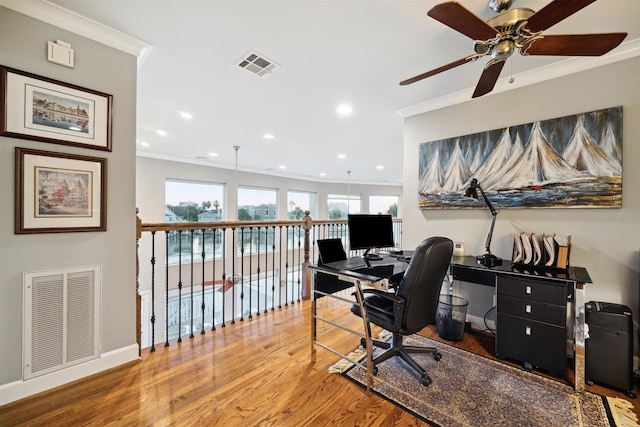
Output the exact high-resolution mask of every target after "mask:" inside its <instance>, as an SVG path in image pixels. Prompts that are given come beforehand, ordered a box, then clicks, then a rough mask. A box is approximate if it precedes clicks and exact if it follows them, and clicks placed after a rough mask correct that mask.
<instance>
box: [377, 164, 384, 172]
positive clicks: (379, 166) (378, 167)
mask: <svg viewBox="0 0 640 427" xmlns="http://www.w3.org/2000/svg"><path fill="white" fill-rule="evenodd" d="M376 169H378V170H379V171H381V170H382V169H384V165H378V166H376Z"/></svg>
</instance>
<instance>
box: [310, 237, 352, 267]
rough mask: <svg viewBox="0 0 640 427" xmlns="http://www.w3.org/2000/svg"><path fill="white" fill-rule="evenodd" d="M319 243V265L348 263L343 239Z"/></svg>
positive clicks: (323, 240)
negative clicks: (337, 262)
mask: <svg viewBox="0 0 640 427" xmlns="http://www.w3.org/2000/svg"><path fill="white" fill-rule="evenodd" d="M317 243H318V252H319V254H320V256H319V257H318V264H329V263H330V262H336V261H346V259H347V253H346V252H345V251H344V246H342V239H340V238H336V239H320V240H318V241H317Z"/></svg>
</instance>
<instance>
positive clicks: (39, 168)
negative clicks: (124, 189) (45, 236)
mask: <svg viewBox="0 0 640 427" xmlns="http://www.w3.org/2000/svg"><path fill="white" fill-rule="evenodd" d="M15 173H16V178H15V234H28V233H63V232H78V231H106V230H107V200H106V194H107V191H106V190H107V159H104V158H98V157H88V156H80V155H76V154H67V153H56V152H51V151H42V150H33V149H28V148H20V147H16V148H15Z"/></svg>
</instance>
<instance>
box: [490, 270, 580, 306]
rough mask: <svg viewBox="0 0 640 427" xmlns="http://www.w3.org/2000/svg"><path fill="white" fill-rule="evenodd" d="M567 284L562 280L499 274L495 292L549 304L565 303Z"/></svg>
mask: <svg viewBox="0 0 640 427" xmlns="http://www.w3.org/2000/svg"><path fill="white" fill-rule="evenodd" d="M567 286H568V285H567V284H566V283H564V282H552V281H548V280H540V279H536V280H531V279H525V278H520V277H515V276H509V277H504V276H500V277H498V280H497V293H498V294H500V295H509V296H512V297H518V298H525V299H529V300H533V301H540V302H546V303H549V304H558V305H565V304H566V302H567Z"/></svg>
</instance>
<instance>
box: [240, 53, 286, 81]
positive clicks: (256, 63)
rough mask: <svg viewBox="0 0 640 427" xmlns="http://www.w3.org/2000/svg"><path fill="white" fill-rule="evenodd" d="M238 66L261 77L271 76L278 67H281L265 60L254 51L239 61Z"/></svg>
mask: <svg viewBox="0 0 640 427" xmlns="http://www.w3.org/2000/svg"><path fill="white" fill-rule="evenodd" d="M238 66H240V67H241V68H244V69H245V70H247V71H250V72H252V73H253V74H257V75H259V76H264V75H265V74H269V73H270V72H271V71H273V70H274V69H275V68H276V67H279V65H278V64H276V63H275V62H273V61H272V60H270V59H267V58H265V57H264V56H263V55H260V54H259V53H257V52H255V51H253V50H251V51H249V52H248V53H247V54H246V55H244V56H243V57H242V59H241V60H240V61H238Z"/></svg>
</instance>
